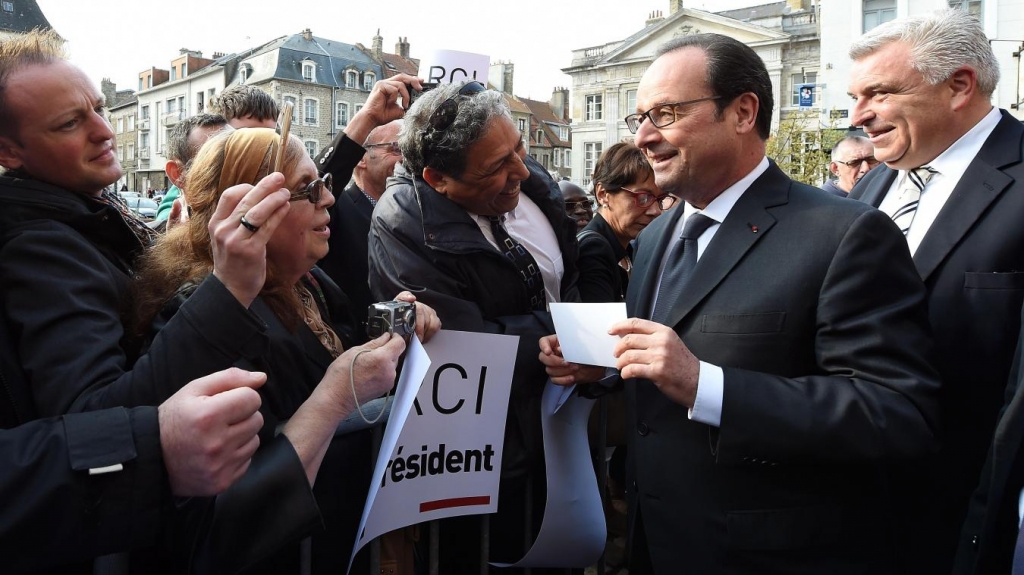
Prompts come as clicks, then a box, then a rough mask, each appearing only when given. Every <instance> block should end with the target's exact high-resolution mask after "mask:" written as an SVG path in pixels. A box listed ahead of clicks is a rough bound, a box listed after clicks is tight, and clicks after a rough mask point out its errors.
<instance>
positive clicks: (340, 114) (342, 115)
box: [334, 102, 348, 130]
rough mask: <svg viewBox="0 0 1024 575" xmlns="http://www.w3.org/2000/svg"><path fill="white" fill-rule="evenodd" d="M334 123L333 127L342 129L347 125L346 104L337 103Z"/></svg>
mask: <svg viewBox="0 0 1024 575" xmlns="http://www.w3.org/2000/svg"><path fill="white" fill-rule="evenodd" d="M334 118H335V121H334V127H335V128H337V129H339V130H340V129H342V128H344V127H345V126H347V125H348V103H346V102H338V106H337V110H335V116H334Z"/></svg>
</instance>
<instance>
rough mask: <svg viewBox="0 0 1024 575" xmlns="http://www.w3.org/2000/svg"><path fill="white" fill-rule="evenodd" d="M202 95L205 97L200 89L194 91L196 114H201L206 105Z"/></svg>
mask: <svg viewBox="0 0 1024 575" xmlns="http://www.w3.org/2000/svg"><path fill="white" fill-rule="evenodd" d="M204 97H205V94H204V93H203V91H202V90H199V91H198V92H196V113H197V114H202V113H203V108H205V107H206V104H205V100H204V99H203V98H204Z"/></svg>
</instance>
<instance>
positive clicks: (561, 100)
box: [548, 88, 569, 121]
mask: <svg viewBox="0 0 1024 575" xmlns="http://www.w3.org/2000/svg"><path fill="white" fill-rule="evenodd" d="M548 105H549V106H550V107H551V113H552V114H554V115H555V116H556V117H557V118H558V119H559V120H563V121H568V120H569V88H555V89H554V90H552V91H551V100H549V101H548Z"/></svg>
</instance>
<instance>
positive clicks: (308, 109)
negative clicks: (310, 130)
mask: <svg viewBox="0 0 1024 575" xmlns="http://www.w3.org/2000/svg"><path fill="white" fill-rule="evenodd" d="M302 107H303V109H304V111H305V114H304V115H303V117H304V118H305V122H306V125H307V126H315V125H316V124H317V108H318V107H319V106H317V101H316V100H314V99H313V98H306V100H305V102H304V103H303V106H302Z"/></svg>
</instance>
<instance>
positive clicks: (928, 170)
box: [889, 166, 938, 235]
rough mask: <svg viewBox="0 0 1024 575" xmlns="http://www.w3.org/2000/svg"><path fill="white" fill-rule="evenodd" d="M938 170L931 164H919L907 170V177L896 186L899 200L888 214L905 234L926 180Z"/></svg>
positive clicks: (926, 182) (908, 229) (912, 219)
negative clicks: (917, 166)
mask: <svg viewBox="0 0 1024 575" xmlns="http://www.w3.org/2000/svg"><path fill="white" fill-rule="evenodd" d="M937 173H938V172H936V171H935V169H933V168H932V167H931V166H921V167H920V168H914V169H913V170H910V171H909V172H907V178H906V179H905V180H903V183H902V184H901V185H900V187H899V188H897V190H896V193H897V194H898V196H897V197H898V199H899V202H897V203H896V207H895V209H894V210H893V211H892V212H891V213H890V214H889V217H890V218H892V221H894V222H896V225H897V226H898V227H899V228H900V230H901V231H902V232H903V235H907V232H909V231H910V224H912V223H913V222H914V214H916V213H917V204H918V202H919V201H920V200H921V192H923V191H924V187H925V185H926V184H928V180H930V179H931V177H932V176H933V175H935V174H937Z"/></svg>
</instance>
